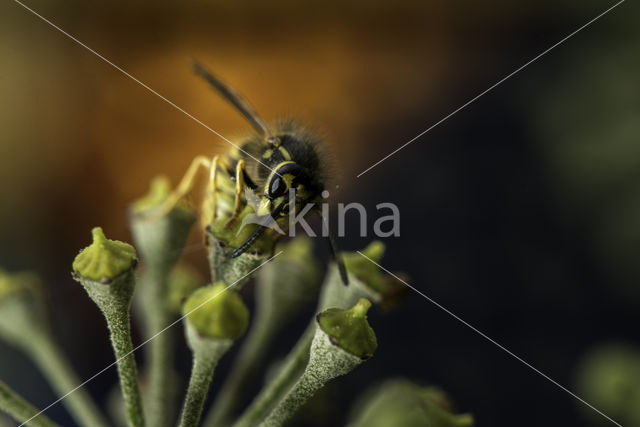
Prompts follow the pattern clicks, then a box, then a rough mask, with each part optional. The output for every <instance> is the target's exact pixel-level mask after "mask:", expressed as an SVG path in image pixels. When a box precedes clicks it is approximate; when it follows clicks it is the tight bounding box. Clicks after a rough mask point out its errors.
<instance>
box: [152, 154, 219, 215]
mask: <svg viewBox="0 0 640 427" xmlns="http://www.w3.org/2000/svg"><path fill="white" fill-rule="evenodd" d="M201 167H204V168H207V169H210V168H211V162H210V161H209V159H207V158H206V157H204V156H198V157H196V158H195V159H193V160H192V161H191V164H190V165H189V169H187V172H186V173H185V174H184V176H183V177H182V180H180V184H178V186H177V187H176V189H175V190H173V192H172V193H171V194H170V195H169V198H167V200H165V201H164V203H163V204H162V206H160V207H159V208H158V209H157V210H156V211H154V212H153V213H152V214H151V215H152V216H153V217H155V218H159V217H162V216H164V215H166V214H168V213H169V212H170V211H171V209H173V208H174V207H175V206H176V204H177V203H178V202H179V201H180V199H182V198H183V197H185V196H186V195H187V194H189V192H190V191H191V190H192V189H193V184H194V182H195V178H196V174H197V173H198V170H199V169H200V168H201Z"/></svg>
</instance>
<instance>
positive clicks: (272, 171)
mask: <svg viewBox="0 0 640 427" xmlns="http://www.w3.org/2000/svg"><path fill="white" fill-rule="evenodd" d="M194 71H195V73H196V74H197V75H198V76H200V77H201V78H203V79H204V80H205V81H206V82H207V83H208V85H209V86H210V87H211V88H212V89H213V90H214V91H215V92H217V94H218V95H220V96H221V97H222V99H224V100H225V101H227V102H228V103H229V104H231V106H233V108H234V109H235V110H236V111H237V112H239V113H240V114H241V115H242V116H243V117H244V118H245V119H246V120H247V121H248V122H249V124H250V125H251V127H252V128H253V131H254V132H253V133H252V134H251V135H250V136H248V137H247V138H245V139H244V141H242V142H241V143H240V144H234V143H232V145H233V147H232V149H230V150H229V151H228V152H227V153H226V154H224V155H216V156H213V157H212V158H210V159H209V158H207V157H205V156H197V157H196V158H195V159H194V160H193V161H192V163H191V165H190V166H189V168H188V169H187V172H186V173H185V175H184V177H183V178H182V180H181V181H180V183H179V185H178V186H177V187H176V189H175V190H174V191H173V193H172V194H171V195H170V197H169V199H168V200H167V201H166V203H165V205H164V209H163V211H164V212H168V211H169V210H170V209H171V208H172V207H173V206H175V204H176V203H178V202H179V201H180V200H181V199H182V198H183V197H185V196H186V195H187V194H188V193H189V192H190V191H191V190H192V187H193V186H194V183H195V177H196V174H197V172H198V170H199V169H200V168H205V169H208V171H209V184H208V185H209V189H208V191H207V192H206V193H205V194H206V197H207V200H206V201H205V203H204V205H203V206H204V208H203V212H204V216H205V217H206V218H205V219H204V222H205V223H209V224H210V223H212V221H213V220H215V219H217V218H228V219H227V222H226V226H227V227H231V225H233V224H234V222H235V221H236V220H237V219H238V217H239V215H240V214H241V212H242V211H243V210H244V209H246V208H247V206H248V202H252V204H253V210H254V212H255V213H254V215H253V220H252V221H251V222H252V223H254V224H259V225H258V226H257V228H256V229H255V230H254V231H253V233H252V234H251V235H249V236H248V237H247V238H246V240H244V241H243V242H242V243H241V244H240V245H239V246H238V247H237V248H235V249H234V250H233V251H232V252H231V253H230V255H229V256H230V257H232V258H235V257H238V256H240V255H241V254H243V253H245V252H246V251H248V250H249V249H251V248H252V245H254V243H255V242H256V240H258V239H259V238H260V237H261V236H262V235H263V234H264V233H267V232H271V233H272V232H273V230H274V229H276V230H278V231H281V228H287V226H286V225H287V221H286V220H287V218H288V217H289V215H290V214H291V213H294V214H295V213H296V212H300V211H301V210H303V209H304V208H305V207H306V206H307V205H308V204H314V206H318V204H317V202H319V201H321V199H322V198H323V196H326V194H327V193H324V194H323V192H325V182H326V178H327V177H326V175H325V174H326V162H325V160H324V158H323V156H322V154H321V147H320V142H319V141H318V139H317V138H316V137H315V136H314V135H313V133H311V132H309V131H308V130H306V129H305V128H304V127H302V126H300V125H297V124H295V123H294V122H283V123H280V124H277V125H276V126H274V127H270V126H268V125H267V123H266V122H265V121H264V120H263V119H262V118H261V117H260V116H259V115H258V113H257V112H256V111H255V109H254V108H253V107H252V106H251V104H250V103H249V102H248V101H247V100H246V99H245V98H244V97H242V96H241V95H240V94H239V93H238V92H236V91H235V90H234V89H233V88H231V87H230V86H228V85H226V84H225V83H223V82H222V81H221V80H220V79H219V78H218V77H216V76H214V75H213V74H212V73H211V72H210V71H208V70H207V69H206V68H205V67H204V66H202V65H201V64H199V63H197V62H196V63H194ZM308 212H317V213H319V212H318V210H317V209H309V210H308ZM328 241H329V247H330V249H331V253H332V256H333V258H334V260H335V261H336V263H337V264H338V268H339V271H340V275H341V277H342V281H343V283H344V284H345V285H346V284H348V278H347V273H346V269H345V267H344V262H343V261H342V258H341V256H340V255H339V253H338V251H337V249H336V243H335V238H334V234H333V233H332V232H331V231H330V232H329V238H328Z"/></svg>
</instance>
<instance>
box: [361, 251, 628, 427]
mask: <svg viewBox="0 0 640 427" xmlns="http://www.w3.org/2000/svg"><path fill="white" fill-rule="evenodd" d="M357 252H358V253H359V254H360V255H362V256H363V257H364V258H366V259H367V260H369V261H370V262H372V263H373V264H375V265H377V266H378V267H380V268H381V269H382V270H384V271H385V272H386V273H388V274H390V275H391V276H393V277H394V278H395V279H396V280H398V281H400V282H402V283H403V284H404V285H405V286H407V287H408V288H410V289H412V290H413V291H414V292H416V293H418V294H419V295H420V296H422V297H423V298H425V299H426V300H427V301H429V302H430V303H432V304H433V305H435V306H436V307H438V308H439V309H440V310H442V311H444V312H445V313H447V314H448V315H449V316H451V317H453V318H454V319H456V320H457V321H459V322H460V323H462V324H463V325H465V326H466V327H468V328H469V329H471V330H472V331H474V332H475V333H477V334H478V335H480V336H481V337H483V338H484V339H486V340H487V341H489V342H490V343H492V344H493V345H495V346H496V347H498V348H499V349H500V350H502V351H504V352H505V353H507V354H508V355H510V356H511V357H513V358H515V359H516V360H518V361H519V362H521V363H523V364H524V365H525V366H527V367H528V368H530V369H531V370H533V371H534V372H536V373H537V374H540V375H541V376H542V377H544V378H545V379H547V380H548V381H550V382H551V383H552V384H554V385H556V386H557V387H559V388H560V389H562V390H564V391H565V392H567V393H569V394H570V395H571V396H573V397H574V398H576V399H577V400H579V401H580V402H582V403H583V404H585V405H587V406H588V407H589V408H591V409H593V410H594V411H596V412H597V413H598V414H600V415H602V416H603V417H605V418H606V419H607V420H609V421H611V422H612V423H614V424H615V425H617V426H619V427H622V424H620V423H618V422H616V421H614V420H613V419H612V418H611V417H609V416H608V415H607V414H605V413H604V412H602V411H600V410H599V409H598V408H596V407H594V406H593V405H592V404H590V403H589V402H587V401H586V400H584V399H583V398H581V397H580V396H578V395H577V394H575V393H574V392H572V391H571V390H569V389H568V388H566V387H565V386H563V385H562V384H560V383H559V382H557V381H556V380H554V379H553V378H551V377H549V376H548V375H547V374H545V373H544V372H542V371H540V370H539V369H537V368H536V367H535V366H533V365H531V364H530V363H528V362H527V361H525V360H524V359H522V358H521V357H520V356H518V355H516V354H515V353H513V352H512V351H511V350H509V349H508V348H506V347H505V346H503V345H501V344H500V343H498V342H497V341H496V340H494V339H493V338H491V337H490V336H488V335H487V334H485V333H484V332H482V331H481V330H479V329H477V328H476V327H474V326H473V325H471V324H470V323H469V322H467V321H465V320H463V319H462V318H460V316H458V315H456V314H455V313H453V312H452V311H451V310H449V309H447V308H446V307H444V306H442V305H441V304H439V303H438V302H437V301H435V300H434V299H433V298H430V297H428V296H427V295H425V294H424V293H422V292H420V291H419V290H418V289H416V288H414V287H413V286H411V285H410V284H408V283H407V282H405V281H404V280H402V279H401V278H399V277H398V276H396V275H395V274H393V273H392V272H390V271H389V270H387V269H386V268H384V267H383V266H381V265H380V264H378V263H377V262H375V261H374V260H372V259H371V258H369V257H368V256H366V255H365V254H363V253H362V252H360V251H357Z"/></svg>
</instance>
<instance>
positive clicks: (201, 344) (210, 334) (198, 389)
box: [180, 282, 249, 427]
mask: <svg viewBox="0 0 640 427" xmlns="http://www.w3.org/2000/svg"><path fill="white" fill-rule="evenodd" d="M182 310H183V312H184V315H185V316H186V321H185V332H186V336H187V344H188V345H189V348H190V349H191V351H192V353H193V368H192V371H191V378H190V380H189V388H188V389H187V395H186V397H185V401H184V405H183V407H182V415H181V416H180V426H181V427H195V426H197V425H198V423H199V420H200V416H201V414H202V408H203V405H204V402H205V400H206V396H207V392H208V390H209V386H210V384H211V380H212V378H213V373H214V370H215V367H216V365H217V364H218V361H219V360H220V358H222V356H223V355H224V354H225V353H226V352H227V351H228V350H229V348H230V347H231V345H232V344H233V342H234V341H235V340H236V339H238V338H239V337H240V336H242V334H244V332H245V330H246V329H247V326H248V324H249V310H247V307H246V306H245V305H244V303H243V302H242V299H241V298H240V296H239V295H238V293H237V292H235V291H233V290H231V289H229V287H228V286H226V285H225V284H224V283H221V282H219V283H218V284H216V285H213V286H205V287H203V288H200V289H198V290H197V291H195V292H194V293H193V294H192V295H191V296H190V297H189V299H187V301H186V302H185V304H184V306H183V309H182Z"/></svg>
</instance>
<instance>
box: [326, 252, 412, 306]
mask: <svg viewBox="0 0 640 427" xmlns="http://www.w3.org/2000/svg"><path fill="white" fill-rule="evenodd" d="M384 251H385V246H384V243H382V242H380V241H377V240H376V241H373V242H371V243H370V244H369V246H367V247H366V248H365V249H363V250H362V253H363V254H364V255H366V256H367V257H368V258H370V259H371V260H373V261H375V262H376V263H378V264H379V263H380V262H381V259H382V256H383V255H384ZM342 256H343V259H344V264H345V267H346V269H347V273H348V274H349V276H350V278H351V279H350V281H351V282H353V288H351V285H350V286H347V287H344V286H343V288H345V289H339V287H337V286H336V284H335V283H333V282H335V277H336V271H334V270H337V268H336V267H335V266H333V267H332V271H331V272H330V277H333V278H334V279H331V280H329V281H328V282H329V283H328V284H327V286H325V291H324V292H323V297H322V298H321V304H322V305H321V308H328V307H344V305H343V304H344V302H345V301H346V304H347V306H348V305H351V304H353V302H355V301H357V298H361V297H366V298H368V299H370V300H371V301H373V302H374V303H376V304H378V305H380V306H381V307H382V309H384V310H387V309H391V308H393V307H395V306H396V305H397V304H398V303H399V302H400V301H401V300H402V299H403V297H404V295H406V293H407V287H406V286H404V285H403V284H402V283H400V282H398V280H396V279H395V278H393V277H392V276H390V275H388V274H386V273H384V272H382V271H381V270H380V268H379V267H378V266H377V265H376V264H374V263H373V262H371V261H370V260H369V259H367V258H365V257H363V256H362V255H361V254H360V253H358V252H345V253H343V255H342ZM349 288H351V289H349ZM352 301H353V302H352Z"/></svg>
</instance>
